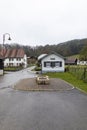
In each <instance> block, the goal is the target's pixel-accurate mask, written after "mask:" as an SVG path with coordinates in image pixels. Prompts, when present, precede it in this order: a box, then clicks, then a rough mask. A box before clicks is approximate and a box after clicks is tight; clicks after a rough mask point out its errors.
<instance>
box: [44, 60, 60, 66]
mask: <svg viewBox="0 0 87 130" xmlns="http://www.w3.org/2000/svg"><path fill="white" fill-rule="evenodd" d="M44 67H52V68H54V67H62V62H61V61H56V62H44Z"/></svg>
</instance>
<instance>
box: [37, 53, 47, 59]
mask: <svg viewBox="0 0 87 130" xmlns="http://www.w3.org/2000/svg"><path fill="white" fill-rule="evenodd" d="M46 55H47V54H41V55H40V56H38V60H40V59H42V58H43V57H44V56H46Z"/></svg>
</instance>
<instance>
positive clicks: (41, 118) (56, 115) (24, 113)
mask: <svg viewBox="0 0 87 130" xmlns="http://www.w3.org/2000/svg"><path fill="white" fill-rule="evenodd" d="M25 71H26V70H25ZM24 73H25V75H26V74H27V73H28V74H29V73H30V75H31V72H30V71H28V72H23V74H24ZM20 74H22V72H19V74H18V73H17V75H18V76H19V75H20ZM7 75H9V74H7ZM10 75H13V76H14V74H13V73H12V74H10ZM27 76H29V75H27ZM27 76H24V77H27ZM31 76H35V74H32V75H31ZM31 76H30V77H31ZM14 77H15V76H14ZM0 78H1V77H0ZM7 78H8V76H7V77H6V83H7ZM9 78H10V77H9ZM9 78H8V79H9ZM11 78H12V77H11ZM17 80H19V77H18V78H16V80H15V81H17ZM0 81H2V79H0ZM4 81H5V79H4ZM10 81H11V79H10ZM11 83H12V82H11ZM3 84H4V83H3V82H2V85H3ZM0 85H1V83H0ZM5 85H6V84H5ZM8 85H9V83H8ZM0 87H3V86H0ZM0 130H87V95H86V94H84V93H82V92H80V91H78V90H77V89H73V90H69V91H58V92H43V91H42V92H29V91H17V90H14V89H12V88H8V87H7V88H4V89H0Z"/></svg>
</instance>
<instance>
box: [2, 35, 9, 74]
mask: <svg viewBox="0 0 87 130" xmlns="http://www.w3.org/2000/svg"><path fill="white" fill-rule="evenodd" d="M6 35H8V40H11V38H10V34H9V33H5V34H3V74H4V44H5V37H6Z"/></svg>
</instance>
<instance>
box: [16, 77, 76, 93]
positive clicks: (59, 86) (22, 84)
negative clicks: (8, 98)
mask: <svg viewBox="0 0 87 130" xmlns="http://www.w3.org/2000/svg"><path fill="white" fill-rule="evenodd" d="M14 89H17V90H25V91H60V90H71V89H73V86H72V85H70V84H69V83H67V82H65V81H64V80H61V79H58V78H51V79H50V84H49V85H38V84H37V83H36V78H28V79H23V80H20V81H19V82H18V83H16V84H15V85H14Z"/></svg>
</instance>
